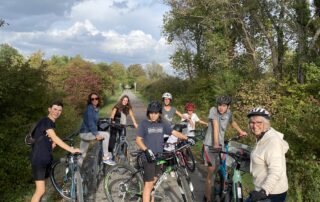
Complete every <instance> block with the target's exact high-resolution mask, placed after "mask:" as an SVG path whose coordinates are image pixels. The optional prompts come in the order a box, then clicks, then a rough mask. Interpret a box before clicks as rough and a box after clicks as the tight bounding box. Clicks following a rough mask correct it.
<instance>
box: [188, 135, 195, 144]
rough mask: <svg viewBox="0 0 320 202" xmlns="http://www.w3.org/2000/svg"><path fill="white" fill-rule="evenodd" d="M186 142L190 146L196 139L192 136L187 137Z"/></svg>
mask: <svg viewBox="0 0 320 202" xmlns="http://www.w3.org/2000/svg"><path fill="white" fill-rule="evenodd" d="M187 142H188V143H189V144H190V145H191V146H193V145H195V144H196V141H195V140H194V139H193V138H192V137H188V139H187Z"/></svg>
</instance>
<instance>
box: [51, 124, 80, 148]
mask: <svg viewBox="0 0 320 202" xmlns="http://www.w3.org/2000/svg"><path fill="white" fill-rule="evenodd" d="M46 132H47V134H48V136H49V138H50V139H51V140H52V141H53V144H57V145H59V146H60V147H61V148H62V149H64V150H66V151H69V152H71V153H80V150H79V149H78V148H73V147H70V146H69V145H67V144H66V143H65V142H63V141H62V140H61V139H60V138H59V137H58V136H57V134H56V133H55V132H54V130H53V129H48V130H46Z"/></svg>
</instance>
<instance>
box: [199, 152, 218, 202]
mask: <svg viewBox="0 0 320 202" xmlns="http://www.w3.org/2000/svg"><path fill="white" fill-rule="evenodd" d="M208 151H209V147H208V146H205V147H204V150H203V154H204V158H205V161H206V162H207V164H208V174H207V178H206V184H205V189H204V190H205V195H204V196H205V197H204V198H205V199H206V201H211V195H212V193H211V192H212V186H213V185H214V184H213V183H214V180H212V178H213V176H214V174H215V172H216V170H217V168H218V165H219V163H220V158H219V154H214V153H212V152H208Z"/></svg>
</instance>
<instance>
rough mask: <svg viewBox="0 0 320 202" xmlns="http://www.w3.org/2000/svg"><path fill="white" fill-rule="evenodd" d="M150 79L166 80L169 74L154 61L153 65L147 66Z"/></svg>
mask: <svg viewBox="0 0 320 202" xmlns="http://www.w3.org/2000/svg"><path fill="white" fill-rule="evenodd" d="M146 70H147V75H148V78H149V79H151V80H157V79H161V78H165V77H166V76H167V74H166V73H165V72H164V71H163V67H162V66H161V65H160V64H157V63H156V62H155V61H153V62H152V63H151V64H147V65H146Z"/></svg>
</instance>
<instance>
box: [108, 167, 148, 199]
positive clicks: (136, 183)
mask: <svg viewBox="0 0 320 202" xmlns="http://www.w3.org/2000/svg"><path fill="white" fill-rule="evenodd" d="M103 185H104V191H105V194H106V196H107V199H108V200H109V201H142V191H143V180H142V177H141V174H140V172H139V171H137V170H136V169H134V168H133V167H132V166H130V165H128V164H118V165H115V166H113V167H111V168H110V169H109V170H108V171H107V174H106V176H105V178H104V184H103Z"/></svg>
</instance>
